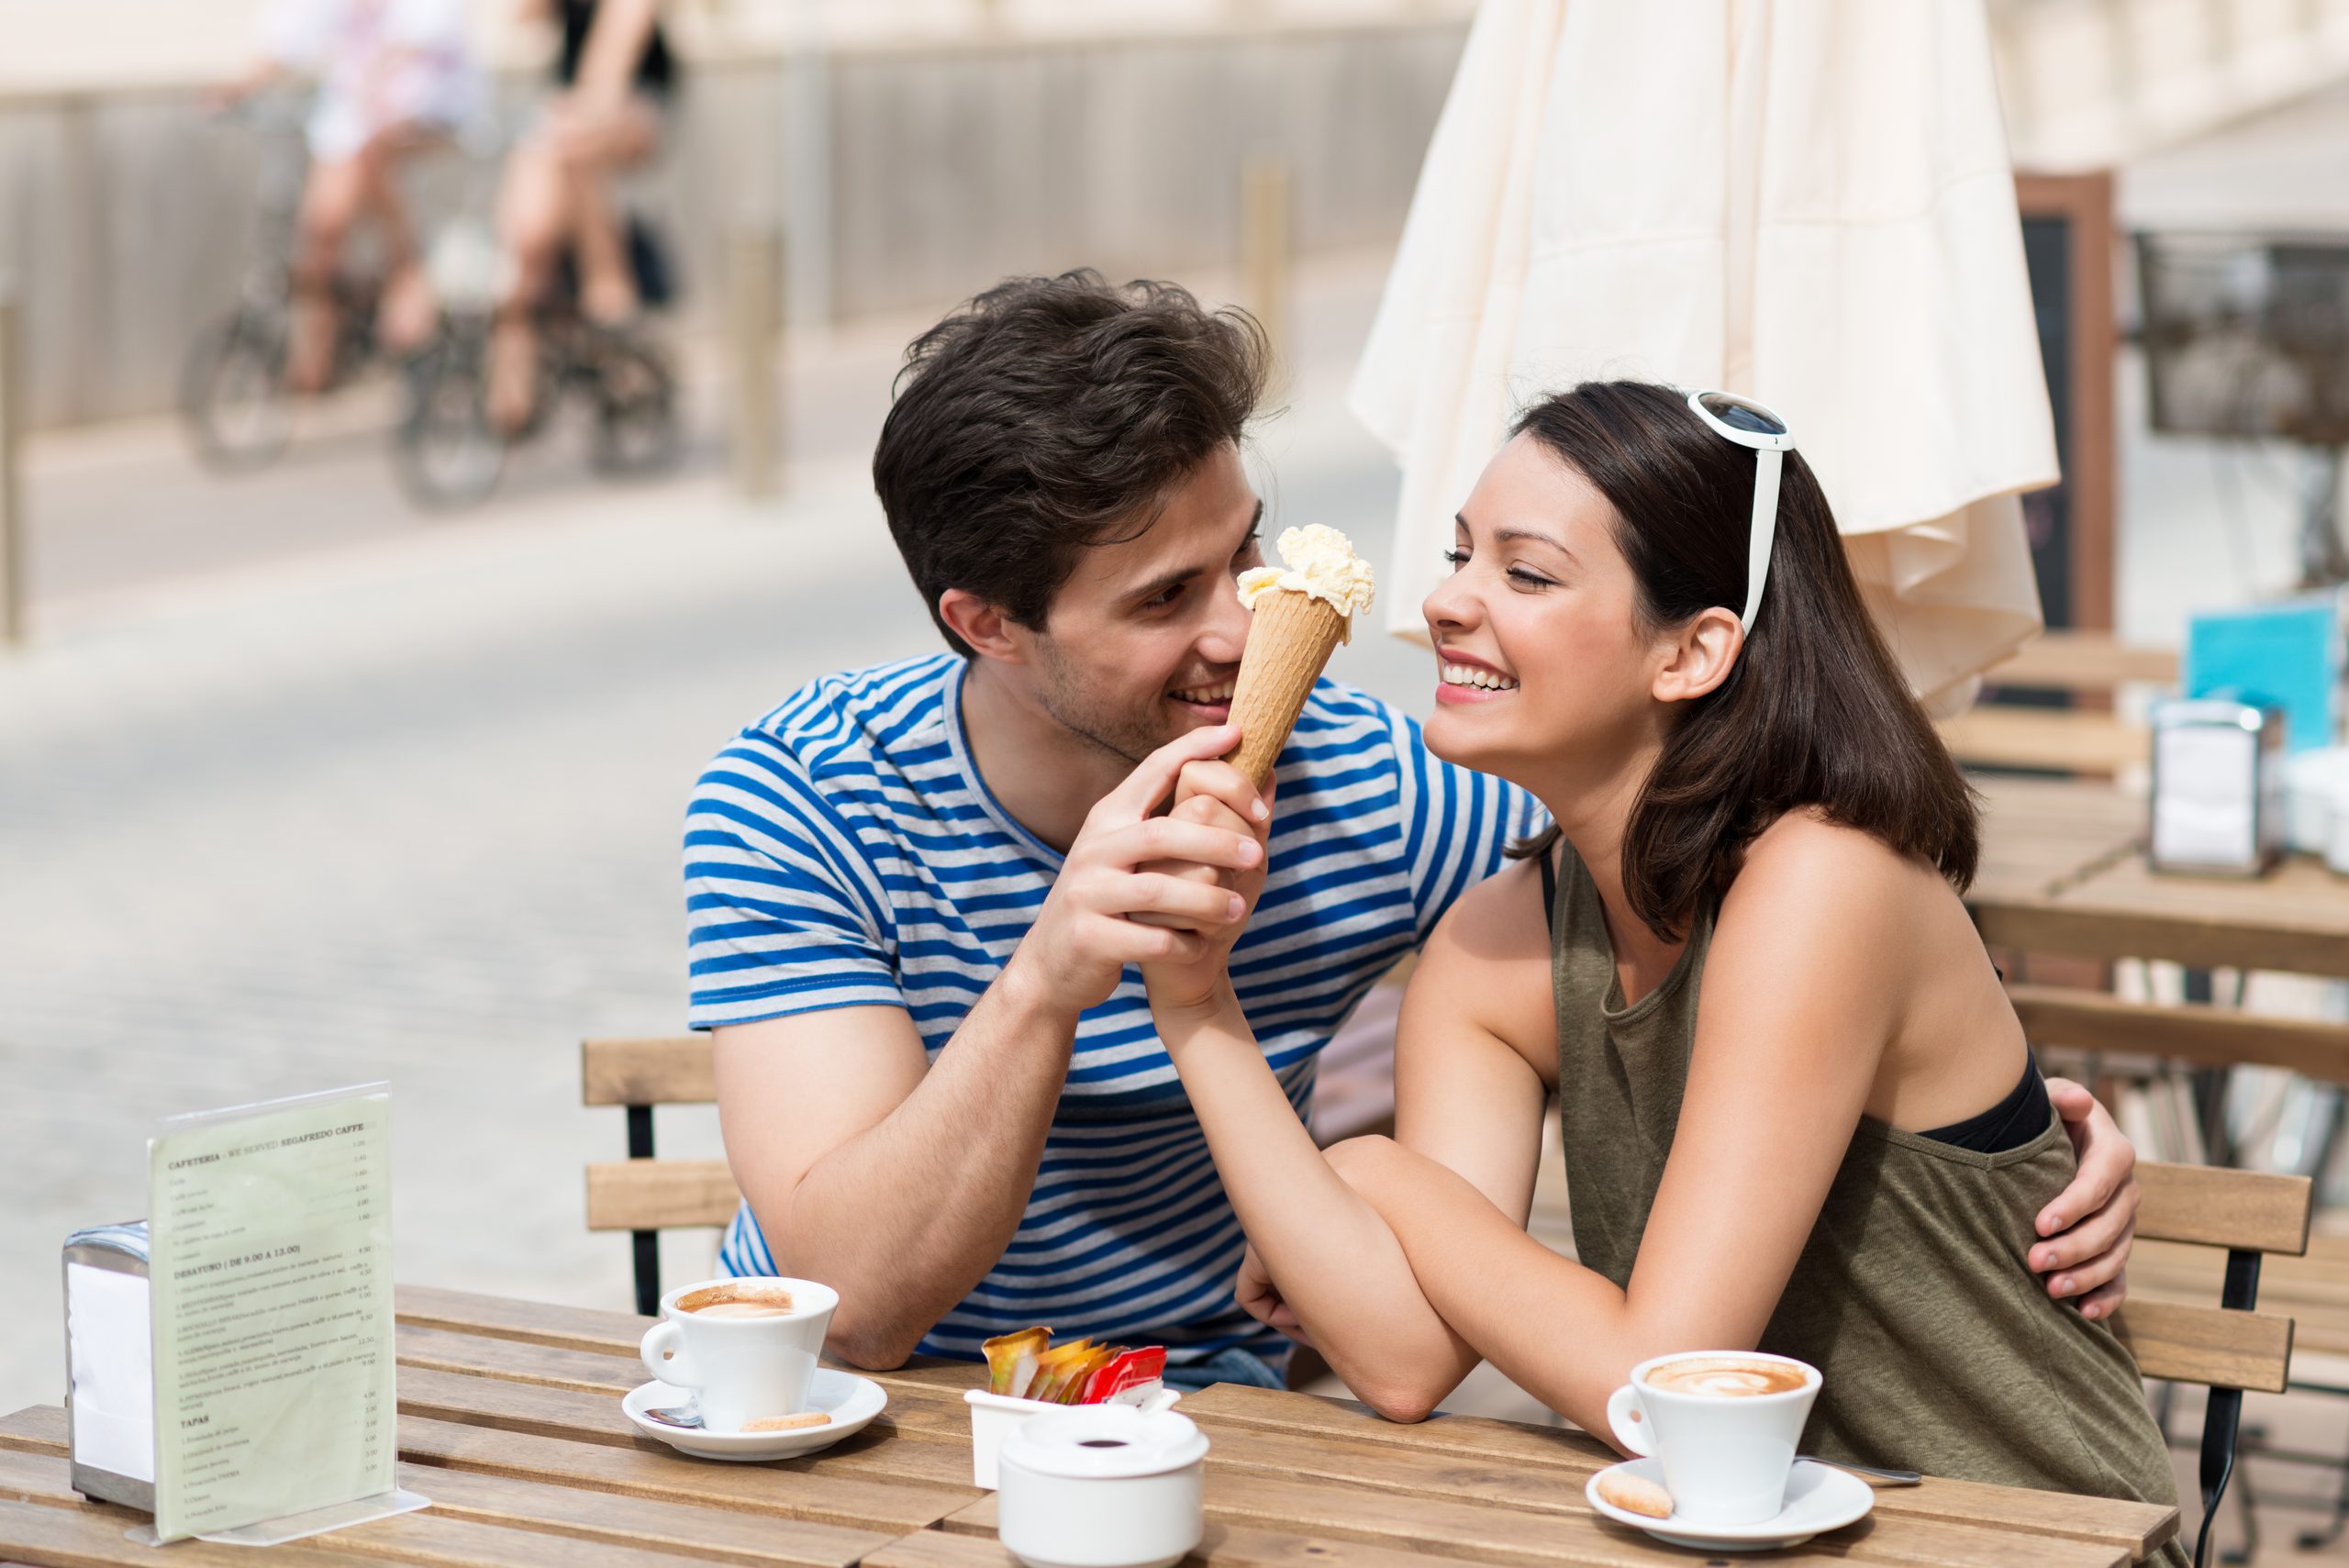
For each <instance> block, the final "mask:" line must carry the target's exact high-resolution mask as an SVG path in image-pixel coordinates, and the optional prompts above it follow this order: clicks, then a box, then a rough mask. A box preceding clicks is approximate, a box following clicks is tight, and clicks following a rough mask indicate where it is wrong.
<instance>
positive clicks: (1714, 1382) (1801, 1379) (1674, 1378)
mask: <svg viewBox="0 0 2349 1568" xmlns="http://www.w3.org/2000/svg"><path fill="white" fill-rule="evenodd" d="M1641 1381H1642V1382H1644V1383H1645V1384H1646V1385H1648V1386H1649V1387H1650V1388H1656V1389H1662V1390H1664V1392H1666V1393H1670V1394H1709V1395H1714V1396H1720V1397H1723V1398H1742V1397H1747V1396H1753V1395H1756V1394H1791V1393H1793V1392H1794V1391H1795V1390H1796V1389H1798V1388H1800V1387H1802V1386H1803V1385H1804V1384H1805V1383H1807V1382H1809V1379H1808V1378H1806V1377H1805V1376H1804V1375H1803V1370H1802V1368H1800V1367H1799V1366H1794V1365H1790V1364H1789V1363H1787V1362H1775V1361H1744V1360H1742V1359H1739V1358H1736V1357H1731V1356H1689V1357H1687V1358H1685V1359H1683V1360H1680V1361H1669V1362H1664V1364H1663V1365H1661V1366H1653V1367H1650V1368H1649V1369H1648V1372H1647V1375H1646V1376H1645V1377H1644V1378H1642V1380H1641Z"/></svg>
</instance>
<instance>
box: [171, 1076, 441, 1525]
mask: <svg viewBox="0 0 2349 1568" xmlns="http://www.w3.org/2000/svg"><path fill="white" fill-rule="evenodd" d="M390 1129H391V1095H390V1094H389V1092H388V1090H387V1089H386V1088H385V1087H384V1085H381V1084H369V1085H366V1086H364V1087H362V1088H358V1089H351V1090H342V1091H338V1092H335V1093H331V1094H324V1095H305V1096H303V1097H301V1098H299V1099H293V1100H280V1101H274V1102H272V1103H270V1104H267V1105H258V1106H243V1107H239V1109H236V1110H230V1111H214V1112H207V1113H206V1114H204V1115H201V1116H193V1117H177V1118H172V1119H171V1120H168V1121H166V1122H164V1123H162V1124H161V1127H160V1128H159V1129H157V1134H156V1136H155V1138H154V1139H153V1140H151V1141H150V1143H149V1144H148V1202H149V1208H148V1218H149V1228H150V1249H151V1253H150V1268H151V1279H152V1288H153V1302H154V1318H153V1335H154V1366H155V1417H154V1418H155V1534H156V1536H157V1537H159V1538H160V1539H161V1540H178V1539H179V1538H181V1537H183V1536H189V1535H196V1534H216V1533H217V1532H220V1531H225V1530H232V1529H237V1528H238V1527H239V1526H244V1525H251V1524H255V1523H258V1522H260V1521H262V1520H278V1519H284V1518H288V1517H289V1516H293V1515H297V1514H304V1513H307V1512H310V1511H312V1510H316V1509H319V1508H325V1507H331V1506H333V1505H337V1504H344V1503H350V1502H352V1501H354V1500H357V1499H360V1498H365V1497H372V1496H378V1495H382V1494H388V1493H390V1492H392V1491H393V1490H394V1485H393V1480H394V1469H393V1467H394V1464H395V1460H396V1451H395V1438H396V1433H395V1415H396V1407H395V1396H394V1391H393V1367H394V1349H393V1330H392V1256H391V1148H390V1137H389V1135H390Z"/></svg>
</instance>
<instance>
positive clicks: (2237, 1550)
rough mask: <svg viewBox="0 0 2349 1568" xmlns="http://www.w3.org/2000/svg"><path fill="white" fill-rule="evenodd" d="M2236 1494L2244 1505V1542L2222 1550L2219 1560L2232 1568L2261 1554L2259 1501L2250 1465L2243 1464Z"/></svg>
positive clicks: (2236, 1478) (2236, 1483)
mask: <svg viewBox="0 0 2349 1568" xmlns="http://www.w3.org/2000/svg"><path fill="white" fill-rule="evenodd" d="M2234 1495H2235V1500H2236V1501H2237V1502H2238V1503H2240V1504H2241V1505H2242V1507H2243V1544H2242V1545H2241V1546H2238V1547H2234V1548H2232V1549H2231V1550H2228V1551H2221V1552H2220V1553H2219V1561H2220V1562H2224V1563H2228V1564H2230V1565H2231V1568H2242V1564H2243V1563H2246V1562H2250V1561H2251V1560H2252V1559H2253V1558H2254V1557H2256V1556H2258V1555H2259V1503H2258V1498H2257V1496H2255V1493H2254V1487H2253V1485H2252V1479H2251V1467H2250V1466H2249V1465H2245V1466H2243V1473H2242V1474H2241V1475H2238V1476H2236V1477H2235V1485H2234Z"/></svg>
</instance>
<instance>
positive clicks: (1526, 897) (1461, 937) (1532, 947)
mask: <svg viewBox="0 0 2349 1568" xmlns="http://www.w3.org/2000/svg"><path fill="white" fill-rule="evenodd" d="M1567 852H1568V853H1572V852H1573V851H1567ZM1439 948H1442V949H1467V950H1471V951H1475V952H1480V953H1493V954H1501V953H1508V954H1515V955H1517V956H1520V957H1521V956H1523V955H1525V954H1528V953H1532V954H1537V955H1546V954H1547V953H1548V952H1549V951H1550V922H1549V912H1548V911H1547V910H1545V909H1543V908H1542V863H1541V862H1540V860H1539V859H1538V858H1536V857H1532V856H1528V857H1527V858H1525V859H1524V860H1513V861H1510V862H1508V863H1507V864H1505V865H1503V866H1502V867H1501V869H1500V870H1498V871H1497V872H1495V873H1493V874H1492V875H1490V876H1488V877H1486V878H1485V880H1484V881H1482V882H1480V883H1478V884H1475V886H1474V887H1471V888H1470V889H1469V890H1468V891H1467V892H1465V893H1464V894H1462V895H1460V896H1459V897H1458V898H1457V899H1455V900H1453V906H1452V907H1451V908H1450V909H1447V910H1445V911H1444V915H1443V918H1442V919H1441V920H1439V921H1437V922H1436V927H1435V934H1434V935H1433V936H1431V937H1430V938H1429V939H1428V952H1429V955H1430V956H1432V955H1433V954H1434V953H1435V952H1436V951H1437V950H1438V949H1439Z"/></svg>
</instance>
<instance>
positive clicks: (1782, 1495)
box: [1607, 1351, 1820, 1525]
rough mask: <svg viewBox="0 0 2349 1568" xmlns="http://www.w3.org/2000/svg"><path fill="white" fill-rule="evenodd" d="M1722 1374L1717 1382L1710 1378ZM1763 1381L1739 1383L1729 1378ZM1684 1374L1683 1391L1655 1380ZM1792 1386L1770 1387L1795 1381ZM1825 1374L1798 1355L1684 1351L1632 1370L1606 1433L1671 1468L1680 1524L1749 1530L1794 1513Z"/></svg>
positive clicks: (1611, 1406)
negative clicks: (1742, 1371)
mask: <svg viewBox="0 0 2349 1568" xmlns="http://www.w3.org/2000/svg"><path fill="white" fill-rule="evenodd" d="M1707 1366H1710V1367H1711V1368H1713V1369H1715V1371H1714V1373H1712V1374H1710V1375H1708V1374H1706V1373H1704V1372H1703V1371H1702V1370H1701V1369H1703V1368H1705V1367H1707ZM1737 1367H1750V1368H1754V1369H1757V1370H1758V1371H1759V1372H1760V1373H1761V1375H1760V1376H1758V1377H1754V1378H1750V1379H1739V1378H1737V1377H1735V1376H1734V1375H1731V1371H1730V1369H1734V1368H1737ZM1659 1372H1661V1373H1667V1374H1670V1373H1674V1372H1678V1373H1681V1375H1680V1376H1678V1377H1675V1378H1674V1379H1673V1381H1674V1382H1675V1383H1676V1384H1678V1385H1679V1386H1676V1387H1669V1388H1666V1387H1659V1386H1657V1385H1655V1384H1654V1383H1653V1382H1651V1381H1650V1378H1651V1374H1653V1373H1659ZM1790 1375H1791V1376H1792V1377H1794V1378H1796V1379H1798V1381H1797V1382H1796V1383H1795V1385H1793V1386H1790V1387H1787V1388H1784V1389H1780V1390H1776V1391H1773V1392H1763V1393H1754V1392H1742V1391H1733V1390H1738V1389H1740V1388H1741V1386H1750V1385H1755V1384H1758V1385H1762V1386H1765V1387H1766V1386H1767V1385H1769V1384H1771V1383H1773V1382H1784V1381H1786V1380H1787V1378H1788V1377H1789V1376H1790ZM1819 1386H1820V1375H1819V1369H1818V1368H1817V1367H1815V1366H1812V1365H1810V1364H1809V1362H1798V1361H1796V1360H1795V1359H1794V1358H1793V1357H1791V1356H1773V1355H1765V1354H1764V1353H1763V1352H1761V1351H1680V1352H1678V1353H1676V1354H1674V1355H1668V1356H1656V1357H1653V1359H1651V1360H1648V1361H1643V1362H1641V1363H1640V1364H1639V1365H1637V1366H1635V1367H1633V1368H1632V1369H1631V1382H1629V1383H1627V1384H1625V1385H1623V1386H1622V1387H1620V1388H1619V1389H1617V1390H1616V1391H1615V1392H1614V1394H1613V1395H1612V1396H1610V1397H1609V1399H1608V1401H1607V1424H1608V1425H1609V1426H1610V1427H1612V1428H1614V1429H1615V1437H1616V1440H1617V1441H1619V1442H1620V1443H1621V1444H1622V1445H1623V1446H1624V1447H1625V1448H1626V1449H1628V1450H1630V1451H1631V1452H1632V1453H1635V1454H1639V1455H1642V1456H1648V1455H1653V1456H1654V1457H1655V1458H1657V1459H1660V1460H1662V1461H1663V1462H1664V1490H1665V1491H1667V1492H1670V1493H1671V1494H1672V1513H1673V1517H1674V1518H1678V1519H1685V1520H1687V1521H1688V1522H1690V1523H1692V1524H1713V1525H1750V1524H1759V1523H1761V1522H1762V1521H1763V1520H1764V1519H1767V1518H1773V1517H1775V1516H1776V1514H1777V1513H1778V1511H1779V1510H1780V1509H1782V1508H1784V1507H1786V1506H1787V1475H1788V1474H1789V1473H1792V1471H1793V1469H1794V1463H1795V1449H1796V1447H1797V1446H1798V1444H1799V1443H1800V1442H1801V1440H1802V1428H1803V1423H1804V1422H1805V1421H1807V1420H1809V1418H1810V1407H1811V1406H1812V1405H1813V1404H1814V1403H1815V1402H1816V1401H1817V1400H1818V1398H1819Z"/></svg>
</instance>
